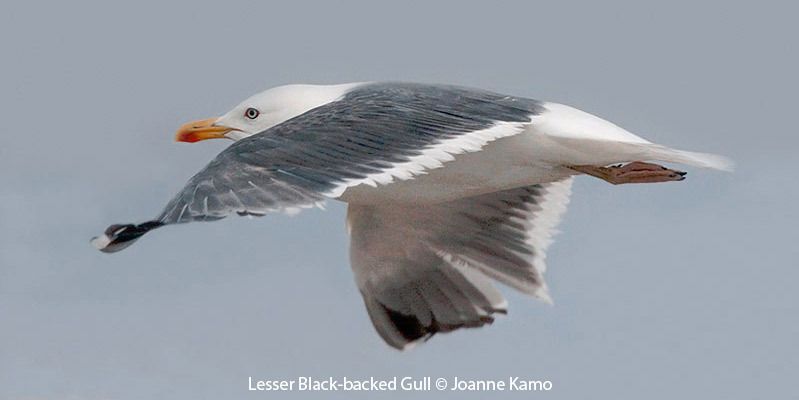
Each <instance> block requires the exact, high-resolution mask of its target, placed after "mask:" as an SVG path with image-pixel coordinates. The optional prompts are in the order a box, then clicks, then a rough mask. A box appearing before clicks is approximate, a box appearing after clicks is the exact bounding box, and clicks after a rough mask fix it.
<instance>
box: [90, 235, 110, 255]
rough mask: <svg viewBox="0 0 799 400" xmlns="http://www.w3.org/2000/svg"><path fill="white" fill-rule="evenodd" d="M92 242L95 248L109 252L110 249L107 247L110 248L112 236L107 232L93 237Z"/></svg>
mask: <svg viewBox="0 0 799 400" xmlns="http://www.w3.org/2000/svg"><path fill="white" fill-rule="evenodd" d="M90 243H91V244H92V246H94V248H95V249H97V250H100V251H102V252H104V253H107V252H108V251H106V249H107V248H108V245H109V244H111V238H110V237H108V235H106V234H102V235H101V236H95V237H93V238H92V240H91V241H90Z"/></svg>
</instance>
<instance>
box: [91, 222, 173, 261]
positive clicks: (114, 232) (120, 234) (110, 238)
mask: <svg viewBox="0 0 799 400" xmlns="http://www.w3.org/2000/svg"><path fill="white" fill-rule="evenodd" d="M163 225H164V224H163V223H162V222H159V221H148V222H145V223H143V224H138V225H135V224H125V225H121V224H114V225H111V226H109V227H108V229H106V230H105V232H104V233H103V234H102V236H97V237H94V238H92V240H91V243H92V245H94V247H96V248H97V249H98V250H100V251H102V252H103V253H116V252H117V251H120V250H123V249H125V248H126V247H128V246H130V245H131V244H133V242H135V241H136V239H138V238H140V237H141V236H142V235H144V234H145V233H147V232H149V231H151V230H153V229H155V228H158V227H160V226H163Z"/></svg>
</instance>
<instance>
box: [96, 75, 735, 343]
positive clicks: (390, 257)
mask: <svg viewBox="0 0 799 400" xmlns="http://www.w3.org/2000/svg"><path fill="white" fill-rule="evenodd" d="M214 138H226V139H231V140H233V141H234V143H233V144H231V145H230V146H229V147H228V148H226V149H225V150H223V151H222V152H221V153H219V155H218V156H217V157H216V158H215V159H214V160H212V161H211V162H210V163H209V164H208V165H207V166H206V167H205V168H204V169H202V170H201V171H200V172H198V173H197V174H196V175H194V176H193V177H192V178H191V179H189V181H188V183H187V184H186V186H185V187H184V188H183V189H182V190H181V191H180V192H179V193H178V194H177V195H176V196H175V197H174V198H173V199H172V200H171V201H170V202H169V203H167V205H166V207H165V208H164V210H163V211H162V212H161V213H160V214H159V215H158V216H157V217H155V218H154V219H152V220H147V221H146V222H143V223H138V224H115V225H111V226H110V227H108V229H106V230H105V232H104V234H102V235H100V236H98V237H96V238H94V239H92V243H93V244H94V246H96V247H97V248H98V249H99V250H101V251H103V252H106V253H113V252H116V251H119V250H122V249H124V248H126V247H128V246H130V245H131V244H132V243H133V242H134V241H135V240H137V239H138V238H140V237H141V236H142V235H144V234H145V233H147V232H149V231H151V230H153V229H156V228H160V227H163V226H166V225H173V224H180V223H186V222H194V221H214V220H218V219H221V218H225V217H227V216H229V215H233V214H237V215H246V216H261V215H265V214H268V213H272V212H288V213H295V212H298V211H300V210H301V209H303V208H308V207H315V206H322V205H323V203H324V202H325V201H327V200H329V199H335V200H339V201H343V202H346V203H347V228H348V231H349V235H350V262H351V266H352V271H353V273H354V275H355V282H356V284H357V287H358V289H359V291H360V293H361V295H362V296H363V301H364V303H365V305H366V310H367V312H368V314H369V317H370V319H371V321H372V323H373V325H374V327H375V329H376V330H377V333H378V334H379V335H380V336H381V337H382V338H383V340H385V342H386V343H387V344H388V345H390V346H392V347H394V348H397V349H401V350H402V349H407V348H409V347H411V346H412V345H414V344H416V343H418V342H420V341H425V340H427V339H429V338H430V337H432V336H433V335H434V334H436V333H439V332H442V333H443V332H450V331H454V330H457V329H460V328H473V327H480V326H483V325H486V324H490V323H491V322H493V320H494V317H495V315H496V314H505V313H506V312H507V302H506V301H505V299H504V298H503V296H502V294H501V293H500V292H499V291H498V290H497V289H496V288H495V286H494V282H495V281H496V282H499V283H501V284H504V285H506V286H509V287H511V288H513V289H515V290H518V291H520V292H522V293H525V294H528V295H531V296H533V297H536V298H538V299H541V300H543V301H546V302H551V299H550V295H549V292H548V289H547V285H546V283H545V281H544V277H543V274H544V272H545V270H546V265H545V262H544V260H545V257H546V250H547V247H548V246H549V245H550V243H551V242H552V236H553V234H554V233H555V228H556V226H557V224H558V222H559V220H560V219H561V216H562V215H563V214H564V212H565V211H566V206H567V204H568V202H569V196H570V194H571V184H572V179H573V176H575V175H588V176H591V177H595V178H599V179H602V180H604V181H607V182H609V183H611V184H614V185H618V184H627V183H655V182H671V181H682V180H683V179H685V175H686V173H685V172H682V171H678V170H675V169H671V168H667V167H664V166H661V165H658V164H655V163H654V162H672V163H680V164H685V165H689V166H695V167H703V168H712V169H719V170H729V169H731V166H732V164H731V162H730V161H729V160H727V159H726V158H724V157H721V156H716V155H711V154H703V153H695V152H688V151H682V150H675V149H672V148H669V147H666V146H662V145H659V144H655V143H652V142H649V141H647V140H645V139H643V138H641V137H639V136H636V135H634V134H632V133H630V132H628V131H626V130H624V129H622V128H620V127H618V126H616V125H614V124H613V123H611V122H608V121H606V120H604V119H602V118H599V117H597V116H594V115H591V114H589V113H586V112H583V111H580V110H578V109H575V108H572V107H569V106H566V105H562V104H557V103H551V102H545V101H539V100H533V99H528V98H524V97H517V96H509V95H504V94H499V93H494V92H490V91H485V90H479V89H472V88H464V87H458V86H450V85H433V84H417V83H401V82H367V83H351V84H341V85H288V86H281V87H276V88H273V89H270V90H267V91H264V92H262V93H259V94H257V95H254V96H252V97H250V98H249V99H247V100H245V101H243V102H242V103H241V104H239V105H238V106H236V107H235V108H233V109H232V110H230V111H229V112H228V113H226V114H224V115H222V116H221V117H218V118H210V119H204V120H201V121H195V122H190V123H188V124H185V125H183V126H182V127H181V128H180V129H179V130H178V132H177V136H176V139H177V140H178V141H182V142H197V141H201V140H206V139H214Z"/></svg>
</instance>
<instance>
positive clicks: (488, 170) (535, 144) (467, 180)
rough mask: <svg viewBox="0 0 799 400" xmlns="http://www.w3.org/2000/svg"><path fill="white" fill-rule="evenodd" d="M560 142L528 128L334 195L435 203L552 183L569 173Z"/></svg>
mask: <svg viewBox="0 0 799 400" xmlns="http://www.w3.org/2000/svg"><path fill="white" fill-rule="evenodd" d="M563 150H564V149H563V148H562V145H560V144H558V143H556V142H554V141H552V140H551V139H550V138H548V137H546V136H544V135H541V134H538V133H536V132H535V131H534V130H532V129H527V130H526V131H524V132H522V133H519V134H518V135H514V136H509V137H505V138H501V139H498V140H495V141H493V142H489V143H488V144H486V145H485V146H484V147H483V148H482V150H480V151H477V152H472V153H463V154H458V155H455V159H454V160H452V161H449V162H446V163H444V165H443V167H440V168H435V169H431V170H428V171H427V173H426V174H423V175H417V176H415V177H413V178H412V179H408V180H398V179H395V180H394V182H392V183H389V184H387V185H378V186H377V187H373V186H369V185H365V184H361V185H358V186H354V187H351V188H348V189H347V190H346V191H345V192H344V193H343V194H342V196H341V197H339V200H342V201H346V202H349V203H358V204H373V203H380V204H383V203H391V202H400V203H437V202H442V201H449V200H454V199H457V198H462V197H470V196H476V195H480V194H484V193H490V192H496V191H500V190H506V189H512V188H516V187H521V186H528V185H534V184H537V183H545V182H553V181H557V180H560V179H563V178H565V177H568V176H570V175H573V174H574V172H573V171H572V170H570V169H567V168H564V167H563V166H562V164H561V163H559V162H557V161H554V160H562V159H563V158H562V156H561V155H560V153H562V152H563Z"/></svg>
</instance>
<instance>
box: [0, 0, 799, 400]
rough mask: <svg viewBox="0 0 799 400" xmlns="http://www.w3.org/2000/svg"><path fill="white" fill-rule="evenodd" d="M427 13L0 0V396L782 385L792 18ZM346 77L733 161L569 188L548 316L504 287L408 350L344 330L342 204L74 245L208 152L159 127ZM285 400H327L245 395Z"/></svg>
mask: <svg viewBox="0 0 799 400" xmlns="http://www.w3.org/2000/svg"><path fill="white" fill-rule="evenodd" d="M204 3H205V4H204ZM286 3H288V2H286ZM430 3H432V2H404V1H403V2H394V4H381V5H378V4H371V3H366V2H364V3H349V2H347V3H345V2H337V1H330V2H324V4H313V3H303V2H291V5H289V4H268V3H267V2H232V1H231V2H219V3H216V4H212V3H211V2H187V3H184V4H166V3H165V2H152V3H149V2H138V1H137V2H127V3H125V4H115V5H112V4H106V3H105V2H97V3H82V2H51V3H50V4H34V3H32V2H13V1H12V2H11V3H5V5H4V7H3V11H2V12H1V13H0V46H2V47H1V48H2V53H3V57H2V58H3V61H2V73H0V120H2V125H3V126H2V134H1V135H2V138H3V145H2V146H0V181H1V182H2V185H0V264H1V265H2V267H1V268H0V399H144V398H158V399H222V398H228V399H234V398H266V397H269V396H270V394H268V393H249V392H247V390H246V389H247V377H248V376H254V377H258V378H263V379H266V378H293V377H296V376H298V375H312V376H317V377H324V376H331V375H332V376H343V375H346V376H350V377H355V378H365V377H368V376H370V375H371V376H376V377H381V378H388V377H391V376H395V375H397V376H405V375H413V376H426V375H429V376H433V377H439V376H442V377H452V376H459V377H465V378H506V377H507V376H523V377H530V378H535V379H549V380H551V381H552V382H553V385H554V388H553V390H552V391H550V392H547V393H534V394H532V395H530V394H528V393H515V394H514V393H495V394H493V395H492V396H496V397H497V398H513V397H515V396H519V397H521V396H524V397H525V398H530V397H535V398H538V397H540V398H551V399H567V398H588V397H589V396H590V397H592V398H593V397H606V398H608V397H612V398H620V399H628V398H629V399H634V398H649V399H674V398H726V399H738V398H741V399H745V398H780V397H783V398H784V397H786V395H788V394H789V393H793V394H795V393H796V386H795V379H796V373H797V372H799V362H798V361H797V359H799V351H797V348H799V347H797V346H796V338H797V337H799V321H797V315H799V301H798V300H799V295H797V291H796V282H797V280H799V270H798V269H797V262H796V259H797V256H799V247H798V246H797V245H796V243H795V240H796V237H797V231H796V227H795V223H796V221H798V220H799V215H798V214H799V213H798V212H797V208H796V200H797V197H799V196H797V194H799V189H797V186H796V183H797V179H796V174H795V168H796V152H797V144H798V143H799V140H797V127H796V126H797V124H796V116H797V111H796V107H797V100H796V99H797V96H796V93H797V79H796V71H797V70H799V65H798V64H799V63H798V62H797V56H796V49H795V45H796V43H795V39H796V38H797V37H799V32H798V29H797V28H796V23H795V18H794V17H795V15H796V12H797V10H796V9H795V8H791V9H789V8H788V7H787V6H782V5H779V3H776V2H775V3H771V2H757V5H750V6H744V5H741V4H737V3H739V2H718V3H715V4H713V3H712V2H693V1H692V2H682V1H670V2H659V4H658V5H643V4H640V3H641V2H632V1H631V2H613V3H612V4H611V3H608V2H602V3H604V4H603V5H599V4H593V3H594V2H591V3H571V2H547V3H546V4H533V2H506V3H504V4H499V2H492V3H491V4H485V5H483V6H480V7H474V6H468V5H466V4H465V2H437V3H438V4H430ZM786 3H787V2H786ZM363 80H410V81H422V82H446V83H456V84H464V85H469V86H476V87H481V88H487V89H492V90H496V91H500V92H505V93H509V94H514V95H520V96H527V97H533V98H539V99H545V100H552V101H558V102H562V103H566V104H570V105H573V106H576V107H578V108H582V109H584V110H587V111H590V112H593V113H596V114H598V115H600V116H603V117H605V118H607V119H609V120H611V121H614V122H616V123H618V124H619V125H621V126H624V127H625V128H627V129H629V130H631V131H633V132H636V133H638V134H640V135H642V136H644V137H646V138H648V139H650V140H653V141H657V142H661V143H664V144H667V145H672V146H675V147H679V148H684V149H690V150H699V151H710V152H716V153H720V154H725V155H728V156H730V157H732V158H734V159H735V160H736V162H737V165H738V169H737V171H736V172H735V173H734V174H725V173H718V172H713V171H702V170H695V169H691V170H689V171H690V174H689V176H688V178H689V179H688V180H686V181H685V182H682V183H679V184H661V185H640V186H621V187H614V186H611V185H608V184H605V183H604V182H599V181H596V180H592V179H588V178H581V179H578V181H577V183H576V185H575V188H574V196H573V200H572V204H571V206H570V211H569V213H568V214H567V216H566V218H565V221H564V223H563V225H562V226H561V230H562V231H563V234H561V235H560V236H559V237H558V240H557V242H556V243H555V244H554V245H553V247H552V248H551V251H550V254H549V259H548V262H549V271H548V273H547V279H548V282H549V284H550V286H551V291H552V295H553V297H554V299H555V306H554V307H549V306H546V305H543V304H540V303H537V302H536V301H533V300H531V299H527V298H524V297H523V296H520V295H517V294H515V293H513V292H511V291H509V290H505V293H506V294H507V297H508V298H509V301H510V314H509V316H507V317H505V318H501V319H499V320H498V321H497V322H496V323H495V324H494V325H493V326H491V327H490V328H487V329H480V330H471V331H462V332H457V333H453V334H448V335H441V336H438V337H436V338H434V339H433V340H432V341H430V342H428V343H426V344H425V345H423V346H420V347H418V348H417V349H415V350H414V351H411V352H408V353H399V352H396V351H394V350H392V349H390V348H389V347H388V346H386V345H384V344H383V343H382V341H381V340H380V338H379V337H378V336H377V334H376V333H375V332H374V330H373V328H372V326H371V324H370V322H369V319H368V317H367V314H366V312H365V309H364V307H363V304H362V302H361V298H360V295H359V294H358V292H357V289H356V288H355V284H354V282H353V279H352V276H351V272H350V268H349V264H348V260H347V237H346V234H345V230H344V221H343V220H344V207H343V206H342V205H341V204H335V203H333V204H330V205H329V207H328V210H327V211H325V212H322V211H311V212H305V213H302V214H301V215H298V216H295V217H286V216H277V215H276V216H269V217H267V218H263V219H256V220H247V219H229V220H225V221H221V222H215V223H209V224H192V225H186V226H180V227H174V228H169V229H164V230H162V231H158V232H156V233H154V234H152V235H149V236H148V237H146V238H144V239H143V240H141V241H140V242H139V243H137V244H136V245H135V246H133V247H131V248H130V249H128V250H126V251H124V252H122V253H119V254H114V255H106V254H101V253H99V252H97V251H96V250H94V249H93V248H92V247H91V246H90V245H89V242H88V240H89V238H90V237H91V236H93V235H96V234H98V233H100V232H101V231H102V230H103V229H104V228H105V227H106V226H107V225H108V224H110V223H114V222H127V221H137V220H143V219H145V218H148V217H150V216H153V215H155V214H156V213H157V212H158V211H160V209H161V207H162V206H163V205H164V204H165V202H166V201H167V200H168V199H169V197H170V196H171V195H172V194H173V193H174V192H175V191H177V190H178V189H179V188H180V187H181V186H182V185H183V183H184V182H185V181H186V179H187V178H188V177H190V176H191V175H192V174H193V173H194V172H195V171H197V170H198V169H199V168H200V167H202V166H203V165H204V164H205V163H207V162H208V161H209V160H210V159H211V158H212V157H213V156H214V155H215V154H216V153H217V152H219V151H220V150H221V149H223V148H224V147H225V146H227V145H228V144H229V143H227V142H222V141H215V142H206V143H200V144H196V145H186V144H176V143H174V142H172V137H173V132H174V130H175V128H176V127H177V126H179V125H180V124H181V123H183V122H186V121H189V120H192V119H198V118H205V117H210V116H215V115H219V114H221V113H222V112H225V111H226V110H227V109H228V108H230V107H232V106H233V105H235V104H237V103H238V102H239V101H240V100H242V99H244V98H246V97H248V96H250V95H251V94H253V93H255V92H258V91H261V90H263V89H266V88H269V87H272V86H276V85H280V84H286V83H339V82H350V81H363ZM429 395H430V396H436V397H441V398H445V397H450V398H454V397H457V398H481V397H484V396H485V394H468V393H466V394H464V393H458V394H453V393H431V394H429ZM306 396H307V397H314V398H327V397H331V396H329V394H325V393H310V394H309V393H292V394H285V393H284V394H271V397H280V398H286V397H288V398H302V397H306ZM333 397H336V396H333ZM352 397H366V396H365V395H360V396H359V395H357V394H352V393H350V394H346V395H342V394H339V395H338V398H352ZM387 397H391V398H399V397H408V394H407V393H388V394H387Z"/></svg>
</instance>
